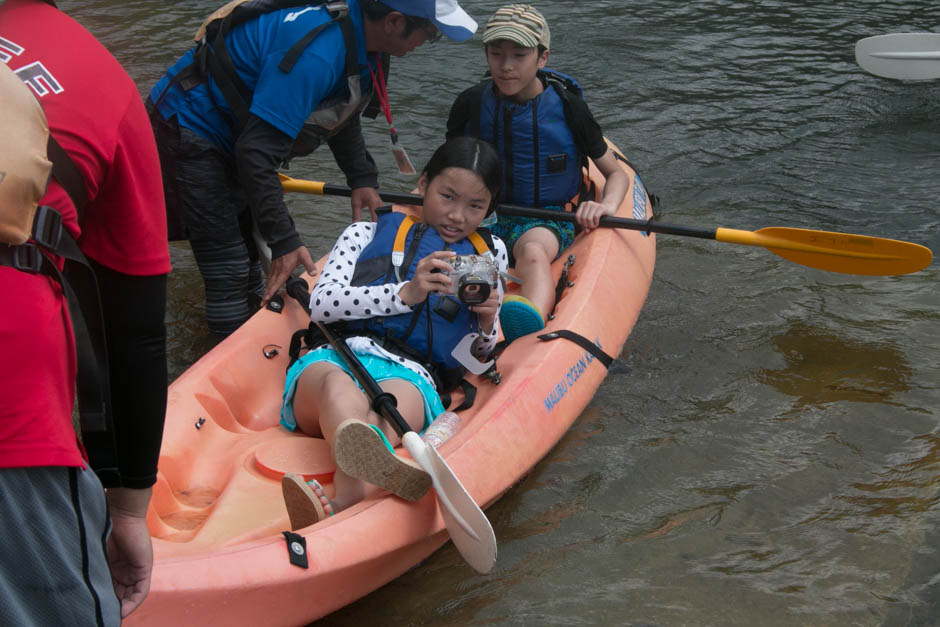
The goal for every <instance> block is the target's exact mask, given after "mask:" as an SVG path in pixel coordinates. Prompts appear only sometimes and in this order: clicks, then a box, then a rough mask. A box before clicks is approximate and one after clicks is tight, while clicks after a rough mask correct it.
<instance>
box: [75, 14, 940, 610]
mask: <svg viewBox="0 0 940 627" xmlns="http://www.w3.org/2000/svg"><path fill="white" fill-rule="evenodd" d="M61 4H62V6H63V7H64V8H65V9H67V10H68V11H69V12H70V13H72V14H73V15H74V16H76V17H77V18H78V19H80V20H81V21H82V22H83V23H84V24H85V25H86V26H87V27H88V28H89V29H90V30H91V31H92V32H93V33H95V34H96V35H98V36H99V37H100V38H101V39H102V41H104V42H105V43H106V44H107V45H108V46H109V47H110V48H111V50H112V51H113V52H114V53H115V55H116V56H117V57H118V59H119V60H121V61H122V62H123V63H124V64H125V66H126V67H127V68H128V71H129V72H130V74H131V76H132V77H133V78H134V79H135V80H137V81H138V83H139V84H140V86H141V91H142V92H146V91H148V90H149V89H150V87H151V86H152V84H153V83H154V82H155V81H156V80H157V79H158V78H159V76H160V75H161V74H162V73H163V71H164V70H165V68H166V67H167V66H168V65H169V64H170V63H172V62H173V61H174V60H175V59H176V58H177V57H178V56H179V54H181V53H182V52H183V50H184V49H185V47H187V46H188V43H187V42H188V40H189V38H190V37H191V35H192V32H193V31H194V29H195V28H196V27H197V26H198V24H199V22H200V21H201V19H202V18H203V17H204V16H205V15H207V14H208V13H209V12H211V11H212V10H213V9H215V8H216V5H217V2H214V1H212V0H198V1H193V2H186V3H165V2H163V1H160V0H130V1H125V2H116V1H115V0H88V1H87V2H78V1H77V0H71V1H68V0H63V1H62V3H61ZM462 4H463V6H465V7H466V8H467V9H468V10H469V11H470V12H471V13H472V14H474V15H475V16H477V17H478V18H480V19H484V20H485V17H486V16H488V15H489V14H490V13H492V11H493V10H495V8H497V7H498V6H499V5H500V3H499V2H493V1H470V0H468V1H465V2H463V3H462ZM538 6H539V7H540V8H541V9H542V10H543V12H544V13H545V15H546V17H547V18H548V20H549V23H550V24H551V26H552V44H553V45H552V57H551V61H550V63H549V65H550V66H551V67H555V68H557V69H560V70H562V71H566V72H568V73H570V74H573V75H575V76H576V77H577V78H578V79H579V80H580V82H581V83H582V85H583V86H584V88H585V92H586V97H587V100H588V102H589V103H590V105H591V108H592V110H593V111H594V113H595V115H596V117H597V119H598V121H599V122H600V123H601V125H602V127H603V128H604V130H605V132H606V134H607V136H608V137H610V138H611V139H612V140H613V141H614V142H615V143H616V144H618V145H619V147H620V148H621V149H622V150H624V151H625V152H626V153H627V155H628V156H629V157H630V159H631V161H633V162H634V163H635V164H636V165H637V166H638V167H639V169H640V171H641V173H642V174H643V176H644V181H645V182H646V183H647V186H648V187H649V188H650V189H651V190H652V191H653V192H654V193H656V194H658V195H659V196H660V197H661V198H662V203H661V204H660V206H659V207H658V209H657V213H658V216H659V218H660V219H662V220H663V221H665V222H669V223H674V224H684V225H689V226H700V227H714V226H724V227H732V228H742V229H747V230H754V229H758V228H761V227H764V226H791V227H805V228H811V229H822V230H833V231H843V232H850V233H861V234H866V235H875V236H880V237H890V238H894V239H900V240H908V241H913V242H917V243H920V244H924V245H926V246H929V247H930V248H931V249H933V250H934V251H940V224H938V223H940V219H938V198H940V81H932V82H921V83H903V82H898V81H891V80H886V79H881V78H877V77H874V76H871V75H867V74H865V73H864V72H863V71H862V70H861V69H860V68H859V67H858V66H857V65H856V64H855V61H854V55H853V48H854V44H855V42H856V41H857V40H858V39H861V38H863V37H868V36H872V35H879V34H884V33H889V32H914V31H937V30H940V6H938V5H937V4H936V3H935V2H931V1H927V0H922V1H918V2H867V1H859V0H856V1H854V2H827V3H810V2H786V1H780V0H777V1H773V2H759V3H752V2H731V1H717V0H711V1H702V2H674V1H673V2H653V1H650V0H640V1H636V2H613V1H596V2H576V1H574V0H542V1H541V2H540V3H538ZM477 41H478V40H475V41H474V42H471V43H467V44H453V43H446V42H442V43H440V44H436V45H434V46H426V47H424V48H422V49H419V50H418V51H417V52H416V53H414V54H412V55H410V56H408V57H407V58H405V59H402V60H397V61H395V62H394V64H393V74H392V78H391V83H390V86H389V89H390V95H391V101H392V111H393V114H394V117H395V125H396V127H397V128H398V130H399V133H400V136H401V138H402V141H403V143H404V144H405V146H406V147H407V148H408V150H409V152H410V154H411V157H412V160H413V161H415V163H416V165H419V167H420V164H423V162H424V161H425V160H426V159H427V158H428V156H429V155H430V153H431V151H432V150H433V148H434V147H436V145H437V144H438V143H439V142H440V141H441V139H442V137H443V125H444V119H445V116H446V113H447V111H448V108H449V106H450V103H451V102H452V100H453V98H454V96H455V95H456V94H457V93H458V92H459V91H461V90H462V89H464V88H465V87H467V86H468V85H469V84H471V83H472V82H473V81H474V80H476V79H477V78H478V77H479V76H480V75H481V73H482V71H483V70H484V59H483V54H482V52H481V50H480V47H479V44H478V43H476V42H477ZM365 127H366V132H367V141H368V142H369V145H370V146H371V147H372V149H373V150H372V151H373V154H374V155H375V156H376V158H377V160H378V162H379V166H380V168H381V170H382V173H383V174H382V185H383V187H385V188H388V189H392V190H409V189H411V188H412V186H413V184H414V180H413V179H411V178H408V177H403V176H400V175H398V174H397V173H396V170H395V168H394V162H393V161H392V159H391V156H390V155H389V153H388V152H387V151H386V150H385V149H384V148H385V146H386V142H387V129H386V127H385V123H384V121H382V120H381V118H380V119H379V120H378V121H377V122H374V123H372V122H367V123H366V124H365ZM291 174H292V175H294V176H298V177H305V178H312V179H314V180H325V181H328V182H335V183H342V182H343V179H342V176H341V175H340V173H339V170H338V169H337V168H336V166H335V165H334V164H333V163H332V160H331V158H330V156H329V154H328V153H327V152H326V151H324V152H323V154H319V155H314V157H312V158H308V159H305V160H302V162H298V163H297V164H295V165H294V168H293V170H292V172H291ZM291 206H292V210H293V212H294V215H295V217H296V218H297V221H298V223H299V224H300V226H301V229H302V232H303V233H304V236H305V240H306V243H307V245H308V246H309V247H310V248H311V250H312V251H313V252H314V253H315V256H319V255H321V254H323V253H325V252H326V251H327V250H328V247H329V246H330V245H331V244H332V240H333V238H335V237H336V235H337V234H338V233H339V231H340V230H341V229H342V227H343V226H344V225H345V224H346V222H347V221H348V219H349V216H348V214H349V211H348V207H347V205H346V203H345V201H342V200H337V199H330V198H317V199H314V198H311V197H305V198H304V197H298V198H292V199H291ZM658 246H659V253H658V259H657V267H656V274H655V276H654V279H653V284H652V288H651V291H650V294H649V298H648V301H647V303H646V306H645V309H644V311H643V313H642V315H641V316H640V320H639V322H638V323H637V325H636V327H635V328H634V330H633V333H632V335H631V336H630V338H629V340H628V342H627V346H626V348H625V349H624V352H623V354H622V355H621V356H620V359H619V360H618V362H617V363H616V364H615V365H614V367H613V368H612V369H611V371H610V373H609V375H608V377H607V379H606V381H605V383H604V384H603V385H602V386H601V388H600V390H599V391H598V393H597V395H596V397H595V398H594V401H593V403H592V404H591V405H590V407H589V408H588V409H587V411H586V412H585V413H584V415H583V416H581V418H580V420H579V421H578V422H577V423H576V425H575V426H574V427H573V428H572V429H571V431H570V433H569V434H568V435H567V436H566V437H565V438H564V439H563V440H562V441H561V443H560V444H559V445H558V446H557V447H556V448H555V450H554V451H553V452H552V453H551V454H550V455H549V456H548V457H546V458H545V459H544V460H543V461H542V462H541V463H540V464H539V465H538V466H536V467H535V468H534V469H533V471H532V472H531V473H530V474H529V475H528V477H527V478H526V479H525V480H523V481H522V482H521V483H520V484H519V485H517V486H516V487H515V488H514V489H512V490H511V491H510V492H509V493H508V494H507V495H506V496H505V497H503V499H502V500H500V501H499V502H498V503H497V504H495V505H494V506H493V507H492V508H490V509H489V510H488V514H489V516H490V519H491V520H492V522H493V526H494V528H495V530H496V536H497V539H498V541H499V560H498V563H497V566H496V569H495V570H494V572H493V573H491V574H489V575H485V576H479V575H475V574H474V573H472V571H471V570H470V569H469V568H468V567H466V566H464V565H463V564H462V562H461V560H460V558H459V555H458V554H457V553H456V552H455V551H454V550H453V549H452V548H451V547H445V548H444V549H443V550H441V551H439V552H437V553H436V554H435V555H434V556H432V557H431V558H430V559H429V560H427V561H426V562H425V563H423V564H421V565H420V566H418V567H417V568H415V569H414V570H413V571H411V572H410V573H408V574H407V575H405V576H404V577H402V578H400V579H399V580H397V581H395V582H393V583H391V584H389V585H388V586H386V587H384V588H382V589H381V590H379V591H377V592H375V593H373V594H372V595H370V596H368V597H366V598H364V599H362V600H361V601H359V602H357V603H355V604H353V605H351V606H349V607H347V608H345V609H343V610H341V611H339V612H337V613H335V614H334V615H332V616H330V617H328V618H327V619H326V620H325V621H324V622H325V623H327V624H339V625H358V624H364V623H369V624H383V625H409V624H440V625H458V624H459V625H463V624H520V625H521V624H526V625H528V624H565V625H595V624H625V625H630V624H633V625H752V624H762V625H764V624H766V625H778V624H779V625H847V624H851V625H927V624H938V623H940V557H938V548H940V547H938V541H940V507H938V503H940V501H938V491H940V428H938V422H940V420H938V415H940V414H938V410H937V407H938V401H940V392H938V384H940V366H938V359H937V358H938V355H940V339H938V336H940V324H938V323H940V295H938V291H937V279H938V270H937V264H936V263H934V264H933V265H932V266H930V267H929V268H927V269H926V270H925V271H922V272H919V273H917V274H912V275H907V276H901V277H890V278H884V277H863V276H850V275H841V274H832V273H826V272H823V271H819V270H814V269H810V268H806V267H803V266H799V265H795V264H793V263H791V262H788V261H785V260H783V259H781V258H779V257H776V256H775V255H773V254H772V253H770V252H768V251H766V250H764V249H762V248H752V247H744V246H735V245H732V244H719V243H716V242H709V241H703V240H692V239H688V238H681V237H675V236H660V237H659V239H658ZM172 253H173V263H174V273H173V275H172V277H171V283H170V289H171V303H170V313H169V318H168V323H169V333H170V360H171V376H173V377H175V376H177V375H178V374H179V373H180V372H182V371H183V370H184V369H185V368H186V367H187V366H188V365H189V364H190V363H192V362H193V361H194V360H195V359H197V358H198V357H199V356H200V355H201V354H202V353H203V352H205V350H206V349H207V348H208V347H210V346H211V344H212V342H211V340H210V338H209V337H208V334H207V332H206V331H205V330H204V325H203V322H202V316H203V310H202V298H203V296H202V286H201V281H200V279H199V276H198V273H197V272H196V270H195V267H194V263H193V261H192V258H191V255H190V254H189V252H188V251H187V249H186V248H185V246H178V245H176V244H174V245H173V248H172ZM623 280H624V281H629V280H630V277H629V276H625V277H624V279H623ZM610 289H617V285H616V284H614V285H611V286H610Z"/></svg>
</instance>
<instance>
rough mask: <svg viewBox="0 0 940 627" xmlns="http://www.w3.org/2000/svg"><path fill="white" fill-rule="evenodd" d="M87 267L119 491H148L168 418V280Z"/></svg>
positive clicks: (93, 263) (93, 265) (155, 476)
mask: <svg viewBox="0 0 940 627" xmlns="http://www.w3.org/2000/svg"><path fill="white" fill-rule="evenodd" d="M89 262H90V263H91V266H92V267H93V268H94V270H95V274H96V275H97V278H98V289H99V292H100V294H101V306H102V313H103V317H104V321H105V322H104V324H105V332H106V337H107V343H108V366H109V370H110V372H109V375H110V387H111V407H112V415H113V417H114V428H115V439H116V443H117V450H118V469H119V470H120V474H121V487H126V488H136V489H143V488H148V487H150V486H152V485H153V484H154V483H155V482H156V480H157V460H158V459H159V456H160V444H161V441H162V439H163V422H164V418H165V416H166V398H167V369H166V325H165V324H164V322H163V319H164V315H165V314H166V279H167V277H166V275H165V274H161V275H156V276H131V275H128V274H123V273H120V272H116V271H115V270H111V269H110V268H106V267H105V266H102V265H101V264H100V263H97V262H96V261H94V260H91V259H89ZM105 487H117V486H110V485H109V486H105Z"/></svg>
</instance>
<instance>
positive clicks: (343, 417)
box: [281, 137, 507, 529]
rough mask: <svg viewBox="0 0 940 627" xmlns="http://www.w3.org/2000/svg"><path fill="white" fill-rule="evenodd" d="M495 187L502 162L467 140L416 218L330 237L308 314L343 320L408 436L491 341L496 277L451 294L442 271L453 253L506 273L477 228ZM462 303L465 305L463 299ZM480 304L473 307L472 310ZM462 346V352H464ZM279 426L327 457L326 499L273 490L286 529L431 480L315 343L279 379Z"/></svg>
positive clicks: (413, 491)
mask: <svg viewBox="0 0 940 627" xmlns="http://www.w3.org/2000/svg"><path fill="white" fill-rule="evenodd" d="M500 186H501V172H500V164H499V157H498V155H497V154H496V151H495V150H494V149H493V148H492V146H490V145H489V144H487V143H486V142H483V141H480V140H477V139H473V138H470V137H460V138H456V139H453V140H451V141H448V142H447V143H445V144H444V145H443V146H441V147H440V148H438V149H437V151H435V153H434V155H433V156H432V157H431V160H430V161H429V162H428V165H427V167H425V169H424V171H423V173H422V174H421V177H420V178H419V180H418V189H419V191H420V193H421V195H422V196H423V197H424V208H423V209H422V218H421V221H417V220H415V219H413V218H410V217H406V216H405V214H402V213H398V212H391V211H386V212H380V214H379V218H378V221H377V222H376V223H371V222H354V223H353V224H351V225H350V226H349V227H347V228H346V230H345V231H344V232H343V234H342V236H340V238H339V239H338V240H337V241H336V245H335V246H334V247H333V250H332V252H331V253H330V256H329V258H328V260H327V262H326V264H325V265H324V267H323V273H322V274H321V275H320V277H319V279H318V281H317V283H316V285H315V286H314V289H313V292H312V293H311V295H310V312H311V313H310V317H311V318H312V319H313V320H315V321H317V322H321V323H334V322H339V321H343V324H342V326H341V327H340V329H338V330H337V331H339V330H341V331H342V336H344V337H345V338H346V343H347V345H348V346H349V347H350V348H351V349H352V350H353V351H354V352H355V354H356V355H357V356H358V357H359V360H360V361H361V362H362V363H363V365H364V366H365V368H366V369H367V370H368V371H369V373H370V374H371V375H372V377H373V378H374V379H375V380H376V381H377V382H378V383H379V385H380V386H381V387H382V388H383V389H384V390H385V391H387V392H390V393H392V394H393V395H394V396H395V398H396V399H397V408H398V411H399V412H400V413H401V415H402V416H403V417H404V418H405V420H406V421H407V422H408V424H409V425H411V427H412V428H413V429H414V430H415V431H419V432H421V431H423V430H424V429H425V428H426V427H427V426H428V425H429V424H430V423H431V421H433V420H434V418H435V417H436V416H438V415H439V414H441V413H443V412H444V406H443V403H442V402H441V398H440V396H439V394H438V393H439V392H443V391H448V390H450V389H452V387H454V386H455V385H456V383H457V382H459V380H460V379H461V378H462V376H463V368H464V367H465V366H467V367H471V368H473V367H475V366H476V365H477V364H472V363H469V361H468V360H474V359H475V360H477V361H480V360H483V359H485V357H486V356H487V355H489V353H490V352H491V351H492V349H493V348H494V347H495V345H496V341H497V337H498V335H499V325H498V322H497V316H498V313H499V307H500V299H501V295H502V289H501V285H500V284H499V281H498V280H497V281H496V285H495V286H494V287H493V289H491V290H489V293H488V296H486V297H485V300H482V299H483V297H484V294H480V295H479V298H473V299H471V298H466V299H465V298H464V296H463V295H455V294H454V289H453V288H454V287H455V284H454V281H452V280H451V277H450V276H449V274H448V272H449V271H450V270H451V269H452V264H451V263H449V261H448V260H453V259H454V258H455V254H456V255H474V254H476V255H480V256H481V257H485V258H487V259H488V260H489V261H488V263H490V264H492V266H493V270H494V275H495V272H496V271H499V272H503V271H505V269H506V264H507V254H506V247H505V245H504V244H503V242H502V240H500V239H499V238H496V237H491V236H490V235H489V232H488V231H487V230H486V229H479V227H480V224H481V222H482V221H483V219H484V218H485V217H486V216H488V215H490V214H491V213H493V211H494V210H495V209H496V202H497V198H498V197H499V191H500ZM468 301H469V302H468ZM481 301H482V302H481ZM462 347H469V349H467V348H463V349H462ZM281 424H283V425H284V426H285V427H286V428H288V429H290V430H295V429H299V430H301V431H303V432H304V433H306V434H308V435H311V436H314V437H322V438H324V439H325V440H326V441H327V442H329V443H330V444H331V445H332V451H333V457H334V459H335V461H336V466H337V470H336V474H335V476H334V479H333V485H334V487H335V494H334V496H333V498H332V501H330V500H328V499H327V495H326V494H325V492H324V491H323V488H322V486H320V484H319V483H317V482H316V481H313V482H311V483H310V484H307V483H305V482H304V481H303V480H302V479H301V478H300V477H299V476H297V475H291V474H288V475H285V477H284V480H283V482H282V488H283V491H284V499H285V503H286V506H287V510H288V513H289V515H290V519H291V527H292V528H294V529H299V528H301V527H306V526H307V525H310V524H313V523H315V522H317V521H319V520H321V519H322V518H323V517H325V516H330V515H332V514H333V513H335V512H337V511H340V510H342V509H345V508H347V507H349V506H350V505H352V504H354V503H357V502H359V501H361V500H362V499H363V498H365V497H367V496H369V495H370V494H371V493H374V492H375V491H376V490H377V488H384V489H386V490H389V491H391V492H393V493H394V494H396V495H398V496H400V497H402V498H404V499H408V500H412V501H415V500H418V499H419V498H421V496H423V495H424V493H425V492H427V490H428V489H429V488H430V485H431V479H430V476H429V475H428V474H427V473H426V472H425V471H424V470H422V469H421V468H420V467H419V466H418V465H417V464H415V463H414V462H411V461H410V460H406V459H404V458H401V457H398V456H396V455H395V454H394V452H393V449H392V446H393V445H395V444H398V443H399V441H400V438H399V437H398V436H397V435H396V434H395V433H394V432H393V431H392V429H391V428H390V426H389V425H387V424H385V423H384V421H383V420H382V419H381V417H380V416H379V415H378V414H376V413H375V412H374V411H372V410H371V409H370V403H369V399H368V398H367V397H366V395H365V394H364V393H363V391H362V389H361V388H360V387H359V385H358V384H357V382H356V379H355V378H354V377H353V375H352V374H351V371H350V369H349V367H348V366H347V365H346V363H345V362H344V360H343V358H342V357H341V356H340V355H338V354H337V353H336V352H335V351H334V350H333V348H332V347H331V346H329V345H328V344H327V345H325V346H324V345H321V346H319V347H318V348H315V349H314V350H311V351H310V352H308V353H307V354H306V355H304V356H302V357H300V358H299V359H298V360H297V361H296V362H294V363H293V364H292V365H291V367H290V369H289V370H288V372H287V381H286V385H285V390H284V402H283V406H282V409H281Z"/></svg>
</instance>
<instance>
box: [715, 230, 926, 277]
mask: <svg viewBox="0 0 940 627" xmlns="http://www.w3.org/2000/svg"><path fill="white" fill-rule="evenodd" d="M715 239H716V240H718V241H719V242H730V243H733V244H744V245H747V246H763V247H764V248H766V249H768V250H769V251H770V252H772V253H774V254H776V255H780V256H781V257H783V258H784V259H788V260H790V261H793V262H795V263H799V264H802V265H804V266H809V267H810V268H817V269H819V270H828V271H830V272H843V273H845V274H866V275H870V276H893V275H898V274H909V273H911V272H917V271H918V270H923V269H924V268H926V267H927V266H929V265H930V262H931V261H932V260H933V253H932V252H931V251H930V249H929V248H927V247H926V246H921V245H920V244H913V243H911V242H902V241H899V240H894V239H885V238H883V237H869V236H867V235H852V234H851V233H833V232H831V231H813V230H810V229H793V228H788V227H783V226H772V227H768V228H764V229H759V230H757V231H741V230H738V229H725V228H719V229H716V231H715Z"/></svg>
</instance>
